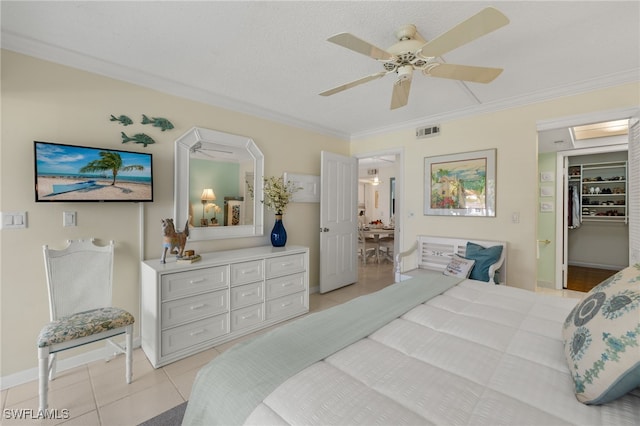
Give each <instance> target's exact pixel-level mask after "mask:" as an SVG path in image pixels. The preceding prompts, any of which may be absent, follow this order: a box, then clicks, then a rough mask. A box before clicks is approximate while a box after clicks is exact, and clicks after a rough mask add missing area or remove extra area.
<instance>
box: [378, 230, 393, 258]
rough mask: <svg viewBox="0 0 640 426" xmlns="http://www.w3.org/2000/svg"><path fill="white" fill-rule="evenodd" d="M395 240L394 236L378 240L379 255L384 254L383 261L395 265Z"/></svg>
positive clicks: (385, 236)
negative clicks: (385, 260)
mask: <svg viewBox="0 0 640 426" xmlns="http://www.w3.org/2000/svg"><path fill="white" fill-rule="evenodd" d="M394 243H395V240H394V236H393V234H387V235H384V236H382V235H381V236H380V239H379V240H378V254H382V256H383V259H387V260H389V261H390V262H391V263H393V246H394Z"/></svg>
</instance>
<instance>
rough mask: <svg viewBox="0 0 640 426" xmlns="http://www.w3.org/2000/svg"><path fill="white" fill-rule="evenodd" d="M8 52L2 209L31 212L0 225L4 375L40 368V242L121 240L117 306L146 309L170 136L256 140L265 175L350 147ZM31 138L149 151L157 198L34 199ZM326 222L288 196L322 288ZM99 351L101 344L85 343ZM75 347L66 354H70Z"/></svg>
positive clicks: (220, 244) (312, 168) (168, 178)
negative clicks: (147, 120) (123, 120)
mask: <svg viewBox="0 0 640 426" xmlns="http://www.w3.org/2000/svg"><path fill="white" fill-rule="evenodd" d="M1 59H2V144H1V146H0V165H1V169H0V179H1V180H0V194H1V195H0V210H2V211H16V210H26V211H27V214H28V228H27V229H3V230H2V231H1V234H0V262H1V263H0V289H1V290H0V291H1V293H0V309H1V312H0V322H1V333H2V334H1V336H0V337H1V339H2V345H1V352H0V354H1V355H0V365H1V371H0V376H6V375H9V374H13V373H16V372H19V371H23V370H26V369H30V368H34V367H36V365H37V362H36V360H37V356H36V347H35V342H36V337H37V335H38V332H39V330H40V328H41V327H42V326H43V325H44V324H45V323H46V322H47V321H48V317H49V308H48V296H47V290H46V283H45V277H44V267H43V261H42V245H43V244H49V245H50V246H52V247H53V248H61V247H63V246H64V244H65V241H66V240H67V239H71V238H86V237H95V238H97V239H99V240H101V241H107V240H110V239H113V240H115V241H116V243H117V245H116V260H115V264H116V266H115V282H114V303H115V304H116V305H118V306H121V307H123V308H125V309H128V310H130V311H131V312H132V313H133V314H134V315H135V316H136V317H139V315H138V313H139V307H138V306H139V284H138V283H139V279H138V276H139V266H138V265H139V260H140V253H141V250H142V252H143V253H144V258H145V259H150V258H159V257H160V252H161V230H160V219H161V218H166V217H171V216H172V215H173V157H174V154H173V152H174V151H173V149H174V143H173V142H174V140H175V139H177V138H178V137H179V136H181V135H182V134H184V133H185V132H186V131H187V130H189V129H190V128H191V127H193V126H199V127H205V128H210V129H215V130H219V131H225V132H229V133H234V134H240V135H245V136H248V137H251V138H253V139H254V140H255V142H256V144H257V145H258V146H259V147H260V149H261V150H262V151H263V153H264V155H265V174H266V175H280V174H282V173H283V172H285V171H286V172H291V173H309V174H320V151H321V150H326V151H332V152H336V153H340V154H344V155H347V154H348V150H349V144H348V142H346V141H342V140H338V139H335V138H331V137H328V136H323V135H319V134H315V133H312V132H309V131H305V130H301V129H298V128H294V127H290V126H285V125H282V124H277V123H274V122H270V121H267V120H263V119H259V118H255V117H251V116H247V115H242V114H238V113H234V112H229V111H225V110H223V109H219V108H214V107H211V106H207V105H204V104H201V103H197V102H192V101H187V100H184V99H181V98H177V97H174V96H169V95H166V94H163V93H160V92H156V91H153V90H149V89H145V88H141V87H139V86H135V85H131V84H126V83H123V82H120V81H116V80H112V79H108V78H104V77H101V76H98V75H95V74H91V73H86V72H82V71H78V70H75V69H71V68H68V67H64V66H60V65H56V64H52V63H49V62H45V61H41V60H37V59H34V58H30V57H27V56H23V55H19V54H15V53H12V52H8V51H4V50H3V51H2V58H1ZM213 90H215V89H213ZM111 114H114V115H116V116H117V115H120V114H125V115H128V116H130V117H131V118H133V119H134V121H136V122H139V120H140V117H141V114H146V115H148V116H150V117H151V116H155V117H165V118H168V119H169V120H171V122H172V123H173V124H174V125H175V129H173V130H171V131H166V132H160V130H159V129H156V128H152V127H150V126H144V127H143V128H140V126H138V127H135V128H134V127H133V126H129V127H127V128H124V127H122V126H121V125H119V124H117V123H114V122H110V121H109V116H110V115H111ZM128 129H132V130H135V131H137V132H145V133H148V134H149V135H150V136H152V137H153V138H154V139H155V140H156V144H155V145H149V146H148V147H147V148H143V147H142V146H140V145H133V144H131V143H129V144H126V145H123V144H122V143H121V139H120V132H121V131H122V130H128ZM34 140H42V141H50V142H59V143H65V144H86V145H93V146H98V147H113V148H116V149H128V150H134V151H144V152H151V153H152V154H153V161H154V172H155V173H154V183H155V194H154V195H155V201H154V202H153V203H148V204H144V205H141V204H133V203H131V204H130V203H124V204H123V203H117V204H110V203H102V204H94V203H84V204H83V203H51V204H42V203H38V204H36V203H35V202H34V194H33V182H34V176H33V175H34V172H33V141H34ZM67 210H72V211H77V220H78V226H77V227H73V228H63V227H62V212H63V211H67ZM141 215H142V220H143V225H141ZM319 220H320V219H319V209H318V204H313V203H295V204H292V205H290V207H289V209H288V210H287V214H286V216H285V218H284V221H285V226H286V228H287V232H288V236H289V240H288V244H299V245H304V246H308V247H310V254H311V256H310V259H311V262H310V263H311V265H310V281H311V282H310V284H311V286H317V285H318V275H319V273H318V268H319V266H318V248H319V234H318V232H317V230H318V228H319ZM272 226H273V215H272V214H271V213H270V212H268V211H265V230H266V231H270V230H271V227H272ZM141 234H142V241H144V243H143V244H142V247H141V244H140V241H141ZM265 244H269V239H268V236H265V237H261V238H242V239H229V240H216V241H215V242H197V243H188V247H190V248H195V249H196V250H197V251H216V250H224V249H229V248H237V247H248V246H253V245H265ZM138 325H139V324H138ZM137 334H139V331H138V330H136V335H137ZM92 348H95V346H94V347H91V348H89V349H92ZM78 351H79V350H77V351H75V350H74V351H67V353H69V354H67V355H65V356H69V355H75V354H77V353H78ZM63 358H64V356H63Z"/></svg>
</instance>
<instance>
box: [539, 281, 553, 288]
mask: <svg viewBox="0 0 640 426" xmlns="http://www.w3.org/2000/svg"><path fill="white" fill-rule="evenodd" d="M538 287H542V288H550V289H552V290H555V288H556V285H555V284H554V283H552V282H549V281H538Z"/></svg>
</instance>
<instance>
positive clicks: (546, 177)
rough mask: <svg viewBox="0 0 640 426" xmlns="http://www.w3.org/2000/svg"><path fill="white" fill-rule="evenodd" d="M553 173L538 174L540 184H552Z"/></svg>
mask: <svg viewBox="0 0 640 426" xmlns="http://www.w3.org/2000/svg"><path fill="white" fill-rule="evenodd" d="M553 180H554V176H553V172H540V182H553Z"/></svg>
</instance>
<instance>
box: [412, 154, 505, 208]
mask: <svg viewBox="0 0 640 426" xmlns="http://www.w3.org/2000/svg"><path fill="white" fill-rule="evenodd" d="M495 163H496V150H495V149H489V150H484V151H474V152H465V153H460V154H450V155H441V156H436V157H427V158H425V205H424V214H425V215H439V216H442V215H447V216H495V184H496V181H495Z"/></svg>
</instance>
